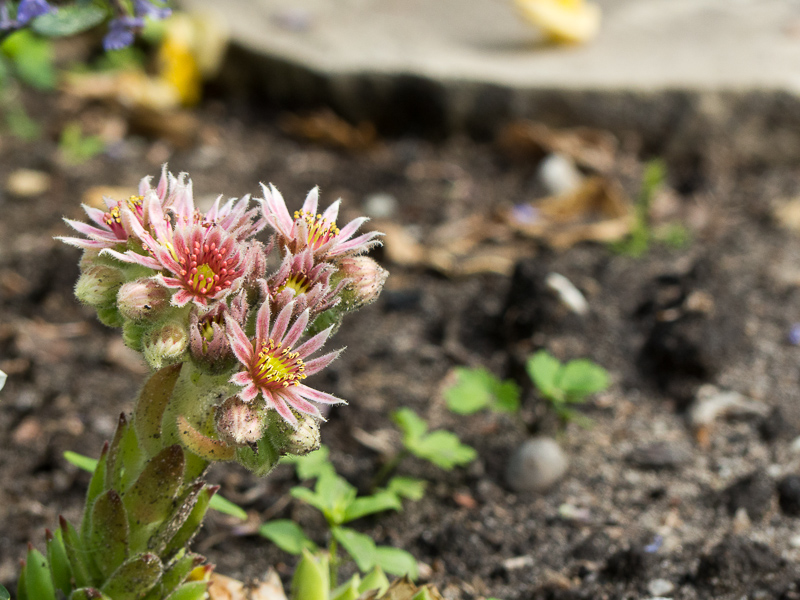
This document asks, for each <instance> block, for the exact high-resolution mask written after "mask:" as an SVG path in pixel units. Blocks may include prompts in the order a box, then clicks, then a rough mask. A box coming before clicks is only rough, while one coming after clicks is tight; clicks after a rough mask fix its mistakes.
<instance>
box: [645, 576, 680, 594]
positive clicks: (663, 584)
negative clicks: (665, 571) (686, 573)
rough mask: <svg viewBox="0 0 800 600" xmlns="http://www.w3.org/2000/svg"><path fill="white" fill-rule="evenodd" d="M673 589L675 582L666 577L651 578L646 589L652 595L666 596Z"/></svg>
mask: <svg viewBox="0 0 800 600" xmlns="http://www.w3.org/2000/svg"><path fill="white" fill-rule="evenodd" d="M674 589H675V584H673V583H672V582H671V581H670V580H668V579H653V580H652V581H650V582H649V583H648V584H647V591H648V592H649V593H650V594H653V596H666V595H667V594H669V593H670V592H672V590H674Z"/></svg>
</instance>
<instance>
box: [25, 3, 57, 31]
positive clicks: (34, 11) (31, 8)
mask: <svg viewBox="0 0 800 600" xmlns="http://www.w3.org/2000/svg"><path fill="white" fill-rule="evenodd" d="M54 10H55V9H54V8H53V7H52V6H50V5H49V4H48V3H47V2H46V1H45V0H22V2H20V3H19V6H18V7H17V26H22V25H25V23H27V22H28V21H30V20H31V19H35V18H36V17H41V16H42V15H46V14H47V13H49V12H52V11H54Z"/></svg>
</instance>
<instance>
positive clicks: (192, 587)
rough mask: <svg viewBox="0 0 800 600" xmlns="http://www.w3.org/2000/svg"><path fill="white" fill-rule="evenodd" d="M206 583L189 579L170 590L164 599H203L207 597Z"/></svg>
mask: <svg viewBox="0 0 800 600" xmlns="http://www.w3.org/2000/svg"><path fill="white" fill-rule="evenodd" d="M207 592H208V583H207V582H205V581H190V582H188V583H184V584H183V585H182V586H181V587H179V588H178V589H177V590H175V591H174V592H172V593H171V594H170V595H169V596H167V597H166V599H165V600H204V599H205V598H208V594H207Z"/></svg>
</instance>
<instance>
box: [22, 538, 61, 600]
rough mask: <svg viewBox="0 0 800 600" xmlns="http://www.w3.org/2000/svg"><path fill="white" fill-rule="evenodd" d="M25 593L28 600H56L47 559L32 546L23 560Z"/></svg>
mask: <svg viewBox="0 0 800 600" xmlns="http://www.w3.org/2000/svg"><path fill="white" fill-rule="evenodd" d="M25 591H26V592H27V595H28V598H30V600H56V590H55V588H54V587H53V580H52V579H51V578H50V566H49V565H48V564H47V559H46V558H45V557H44V556H43V555H42V553H41V552H39V551H38V550H35V549H34V548H33V547H32V546H31V547H30V548H29V549H28V556H27V558H26V559H25Z"/></svg>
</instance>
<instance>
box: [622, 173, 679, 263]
mask: <svg viewBox="0 0 800 600" xmlns="http://www.w3.org/2000/svg"><path fill="white" fill-rule="evenodd" d="M666 176H667V170H666V166H665V165H664V163H663V162H662V161H660V160H651V161H650V162H648V163H647V164H646V165H645V168H644V174H643V176H642V188H641V191H640V192H639V198H638V200H637V201H636V206H635V207H634V222H633V225H632V227H631V232H630V235H629V236H628V237H627V238H625V239H624V240H621V241H619V242H616V243H614V244H612V245H611V249H612V250H613V251H614V252H618V253H619V254H624V255H626V256H631V257H633V258H639V257H640V256H642V255H644V254H646V253H647V251H648V249H649V248H650V242H651V241H652V240H653V233H652V231H651V230H650V219H649V213H650V204H651V202H652V200H653V197H654V196H655V194H656V192H657V191H658V190H659V189H660V188H661V187H662V186H663V185H664V181H665V180H666Z"/></svg>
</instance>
